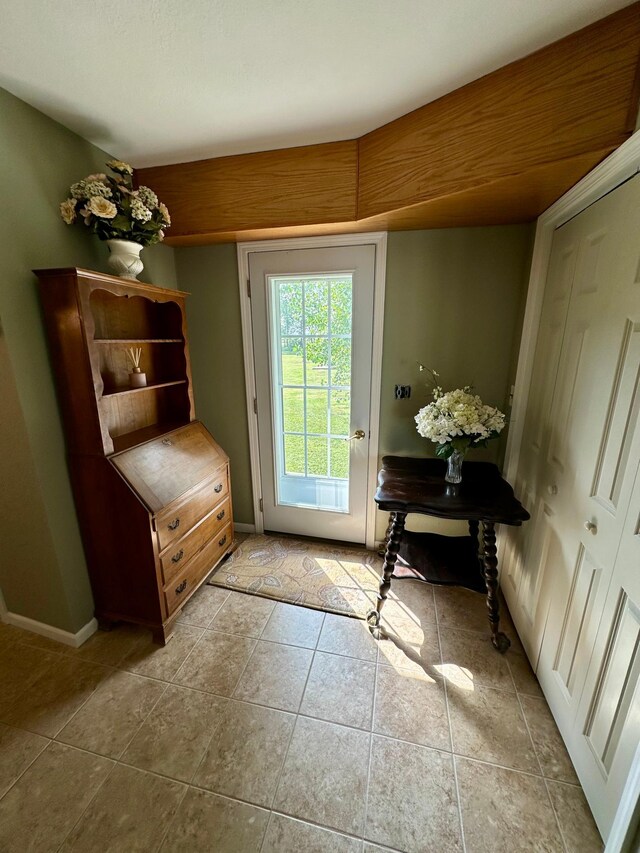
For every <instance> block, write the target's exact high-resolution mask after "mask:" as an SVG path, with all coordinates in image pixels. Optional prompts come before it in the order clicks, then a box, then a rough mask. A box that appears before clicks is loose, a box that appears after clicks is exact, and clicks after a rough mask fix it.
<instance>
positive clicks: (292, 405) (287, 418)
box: [282, 388, 304, 433]
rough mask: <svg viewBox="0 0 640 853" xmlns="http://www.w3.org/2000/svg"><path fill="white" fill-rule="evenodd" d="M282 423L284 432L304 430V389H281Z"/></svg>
mask: <svg viewBox="0 0 640 853" xmlns="http://www.w3.org/2000/svg"><path fill="white" fill-rule="evenodd" d="M282 423H283V426H284V432H285V433H288V432H304V389H303V388H283V389H282Z"/></svg>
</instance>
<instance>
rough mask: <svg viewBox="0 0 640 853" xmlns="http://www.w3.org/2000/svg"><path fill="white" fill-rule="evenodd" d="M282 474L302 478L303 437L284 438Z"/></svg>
mask: <svg viewBox="0 0 640 853" xmlns="http://www.w3.org/2000/svg"><path fill="white" fill-rule="evenodd" d="M284 472H285V474H297V475H301V476H304V473H305V462H304V436H303V435H285V436H284Z"/></svg>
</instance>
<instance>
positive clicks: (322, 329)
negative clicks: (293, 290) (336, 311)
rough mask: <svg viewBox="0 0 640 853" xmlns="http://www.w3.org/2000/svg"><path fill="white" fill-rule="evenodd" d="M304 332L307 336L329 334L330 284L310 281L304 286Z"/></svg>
mask: <svg viewBox="0 0 640 853" xmlns="http://www.w3.org/2000/svg"><path fill="white" fill-rule="evenodd" d="M304 331H305V334H307V335H328V334H329V282H328V281H313V280H311V281H308V282H306V284H305V286H304Z"/></svg>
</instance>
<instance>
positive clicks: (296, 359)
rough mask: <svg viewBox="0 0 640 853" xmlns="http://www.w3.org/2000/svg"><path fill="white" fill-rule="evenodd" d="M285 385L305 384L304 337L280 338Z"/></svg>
mask: <svg viewBox="0 0 640 853" xmlns="http://www.w3.org/2000/svg"><path fill="white" fill-rule="evenodd" d="M280 348H281V349H280V353H281V356H280V357H281V371H282V384H283V385H304V359H303V357H302V355H303V352H304V344H303V338H280Z"/></svg>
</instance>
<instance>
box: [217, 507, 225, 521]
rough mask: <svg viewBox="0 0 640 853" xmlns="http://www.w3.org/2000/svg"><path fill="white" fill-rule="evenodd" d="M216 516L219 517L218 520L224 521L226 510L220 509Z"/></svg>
mask: <svg viewBox="0 0 640 853" xmlns="http://www.w3.org/2000/svg"><path fill="white" fill-rule="evenodd" d="M216 518H217V519H218V521H222V519H223V518H224V510H220V512H219V513H218V514H217V515H216Z"/></svg>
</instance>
